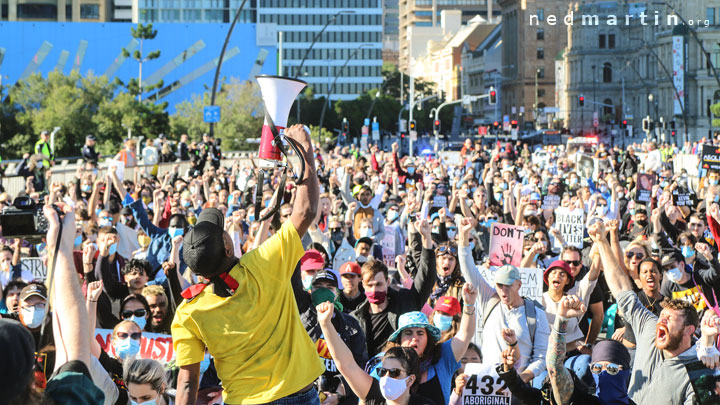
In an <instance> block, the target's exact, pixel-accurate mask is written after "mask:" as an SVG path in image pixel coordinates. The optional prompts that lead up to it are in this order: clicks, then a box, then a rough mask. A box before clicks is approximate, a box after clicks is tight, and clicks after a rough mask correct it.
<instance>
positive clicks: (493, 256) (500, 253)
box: [490, 223, 525, 267]
mask: <svg viewBox="0 0 720 405" xmlns="http://www.w3.org/2000/svg"><path fill="white" fill-rule="evenodd" d="M524 236H525V228H524V227H522V226H515V225H508V224H500V223H494V224H493V225H492V229H491V233H490V266H503V265H506V264H511V265H513V266H515V267H520V262H521V261H522V254H523V241H524Z"/></svg>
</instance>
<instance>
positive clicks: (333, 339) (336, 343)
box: [317, 302, 373, 400]
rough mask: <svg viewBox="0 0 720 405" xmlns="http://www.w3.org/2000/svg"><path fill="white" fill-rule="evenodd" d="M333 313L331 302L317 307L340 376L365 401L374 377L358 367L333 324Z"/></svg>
mask: <svg viewBox="0 0 720 405" xmlns="http://www.w3.org/2000/svg"><path fill="white" fill-rule="evenodd" d="M333 313H334V308H333V304H331V303H329V302H323V303H322V304H320V305H318V306H317V317H318V323H319V324H320V328H321V329H322V332H323V335H325V343H326V344H327V347H328V350H330V355H331V356H332V358H333V360H334V361H335V365H336V366H337V368H338V371H340V374H342V376H343V377H345V380H347V382H348V384H349V385H350V388H351V389H352V390H353V392H354V393H355V395H357V396H358V398H360V399H361V400H365V398H366V397H367V394H368V393H369V392H370V387H371V386H372V382H373V381H372V377H370V376H369V375H368V374H367V373H366V372H365V371H364V370H363V369H362V368H360V366H358V364H357V363H356V362H355V358H354V357H353V354H352V352H351V351H350V349H349V348H348V347H347V345H345V343H344V342H343V341H342V339H341V338H340V335H339V334H338V332H337V330H335V326H333V324H332V317H333Z"/></svg>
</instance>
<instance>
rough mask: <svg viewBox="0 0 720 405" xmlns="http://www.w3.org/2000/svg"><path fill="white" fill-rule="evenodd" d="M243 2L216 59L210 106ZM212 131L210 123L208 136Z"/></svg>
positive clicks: (212, 127)
mask: <svg viewBox="0 0 720 405" xmlns="http://www.w3.org/2000/svg"><path fill="white" fill-rule="evenodd" d="M245 2H247V0H243V2H242V3H241V4H240V7H238V9H237V12H235V18H233V22H232V24H230V29H228V33H227V35H226V36H225V42H224V43H223V47H222V50H220V58H218V64H217V68H215V78H214V79H213V86H212V92H211V93H210V105H211V106H214V105H215V94H216V92H217V83H218V78H219V77H220V68H221V67H222V64H223V59H224V58H225V50H226V49H227V46H228V42H230V36H231V35H232V32H233V29H234V28H235V24H237V22H238V19H239V18H240V12H241V11H242V9H243V7H245ZM214 130H215V127H214V123H212V122H211V123H210V131H209V135H210V136H214V135H213V134H214Z"/></svg>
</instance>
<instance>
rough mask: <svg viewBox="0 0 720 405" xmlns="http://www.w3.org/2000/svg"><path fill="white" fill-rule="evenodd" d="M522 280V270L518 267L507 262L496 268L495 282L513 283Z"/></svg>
mask: <svg viewBox="0 0 720 405" xmlns="http://www.w3.org/2000/svg"><path fill="white" fill-rule="evenodd" d="M517 280H520V270H518V268H517V267H515V266H513V265H511V264H506V265H504V266H500V267H499V268H498V269H497V270H495V284H502V285H511V284H512V283H514V282H515V281H517Z"/></svg>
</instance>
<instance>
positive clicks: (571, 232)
mask: <svg viewBox="0 0 720 405" xmlns="http://www.w3.org/2000/svg"><path fill="white" fill-rule="evenodd" d="M584 216H585V213H584V211H583V210H582V209H580V208H576V209H574V210H572V211H571V210H570V209H569V208H566V207H560V208H558V209H556V210H555V224H554V225H553V227H554V228H555V229H557V230H559V231H560V233H561V234H562V236H563V239H565V243H567V244H568V245H571V246H575V247H576V248H578V249H582V248H583V233H584V230H585V224H584V221H583V219H584ZM553 249H562V244H561V243H560V241H559V240H557V239H555V243H554V244H553Z"/></svg>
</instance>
